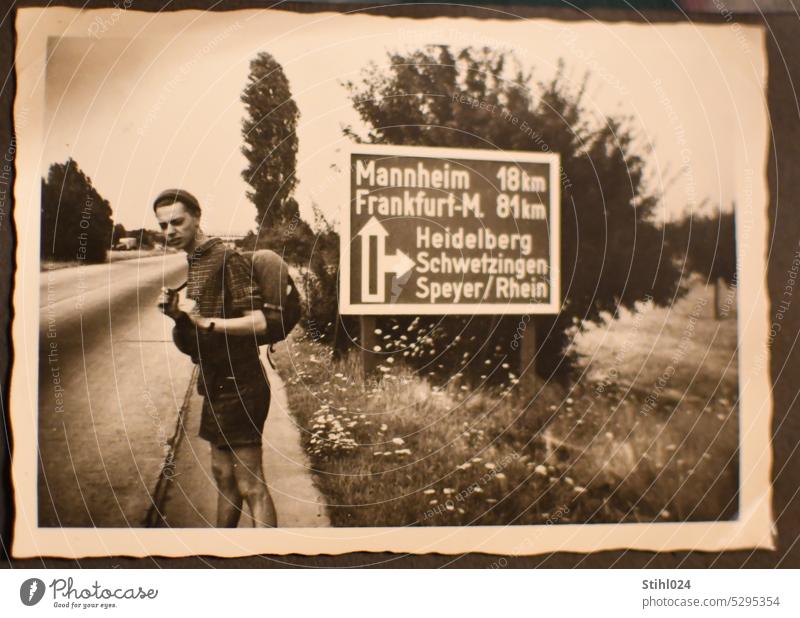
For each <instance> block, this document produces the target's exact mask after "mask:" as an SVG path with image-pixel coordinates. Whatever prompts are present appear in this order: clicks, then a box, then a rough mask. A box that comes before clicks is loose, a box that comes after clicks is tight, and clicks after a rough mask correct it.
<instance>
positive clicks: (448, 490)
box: [442, 487, 456, 496]
mask: <svg viewBox="0 0 800 618" xmlns="http://www.w3.org/2000/svg"><path fill="white" fill-rule="evenodd" d="M455 491H456V490H455V489H453V488H452V487H445V488H444V489H443V490H442V493H443V494H444V495H445V496H449V495H450V494H453V493H455Z"/></svg>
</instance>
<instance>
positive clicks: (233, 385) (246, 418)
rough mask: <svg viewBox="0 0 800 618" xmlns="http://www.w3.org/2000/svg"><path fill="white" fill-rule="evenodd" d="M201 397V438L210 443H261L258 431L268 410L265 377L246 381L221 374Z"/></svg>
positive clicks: (236, 444) (238, 444)
mask: <svg viewBox="0 0 800 618" xmlns="http://www.w3.org/2000/svg"><path fill="white" fill-rule="evenodd" d="M219 382H220V383H219V385H218V386H217V387H216V388H214V389H213V392H212V393H209V394H207V395H206V396H205V397H204V398H203V411H202V412H201V414H200V437H201V438H203V440H207V441H208V442H210V443H211V445H212V446H216V447H218V448H230V447H232V446H261V434H262V432H263V430H264V422H265V421H266V420H267V413H268V412H269V402H270V390H269V382H267V381H266V379H264V378H263V377H262V378H257V379H255V380H252V381H248V382H246V383H242V382H241V381H237V380H234V379H233V378H231V377H223V378H222V379H221V380H220V381H219Z"/></svg>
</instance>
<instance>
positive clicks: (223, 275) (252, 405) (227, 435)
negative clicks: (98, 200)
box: [153, 189, 278, 528]
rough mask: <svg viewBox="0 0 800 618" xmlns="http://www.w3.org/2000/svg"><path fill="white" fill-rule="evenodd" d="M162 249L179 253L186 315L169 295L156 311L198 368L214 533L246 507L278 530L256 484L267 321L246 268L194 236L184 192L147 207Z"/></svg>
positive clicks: (217, 244) (265, 395)
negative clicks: (214, 491) (213, 489)
mask: <svg viewBox="0 0 800 618" xmlns="http://www.w3.org/2000/svg"><path fill="white" fill-rule="evenodd" d="M153 210H154V212H155V215H156V218H157V219H158V224H159V226H160V227H161V229H162V230H163V232H164V236H165V240H166V243H167V245H168V246H169V247H173V248H175V249H181V250H183V251H185V252H186V255H187V260H188V263H189V272H188V279H187V291H186V295H187V297H188V298H189V299H190V300H193V301H194V302H195V307H194V309H193V310H192V311H191V312H190V313H186V312H184V311H182V310H181V309H180V308H179V307H178V295H177V293H174V292H172V293H171V292H170V291H169V290H165V291H164V293H163V294H162V297H161V298H160V299H159V307H161V310H162V311H163V312H164V313H165V314H166V315H168V316H169V317H171V318H172V319H174V320H175V328H174V329H173V339H174V340H175V343H176V345H177V346H178V348H179V349H180V350H181V351H182V352H184V353H186V354H189V355H190V356H191V357H192V360H193V361H194V362H195V363H196V364H198V365H199V367H200V372H199V378H198V382H197V389H198V392H199V393H200V394H201V395H203V410H202V413H201V418H200V437H201V438H203V439H205V440H207V441H208V442H210V443H211V469H212V472H213V475H214V479H215V481H216V483H217V488H218V490H219V493H218V501H217V525H218V526H220V527H230V528H233V527H236V526H237V524H238V522H239V516H240V514H241V509H242V502H243V500H245V501H247V504H248V505H249V507H250V512H251V514H252V516H253V520H254V522H255V525H256V526H262V527H275V526H277V525H278V523H277V516H276V514H275V506H274V505H273V503H272V498H271V496H270V495H269V490H268V489H267V484H266V482H265V480H264V471H263V467H262V457H261V432H262V429H263V426H264V421H265V420H266V417H267V411H268V410H269V400H270V390H269V383H268V381H267V377H266V374H265V372H264V367H263V366H262V364H261V360H260V358H259V350H258V344H257V342H256V336H257V335H262V334H264V333H265V332H266V328H267V321H266V318H265V316H264V314H263V312H262V311H261V308H262V307H263V303H262V300H261V295H260V292H259V290H258V287H257V286H256V285H255V284H254V283H253V281H252V279H251V273H250V266H249V264H248V263H247V261H246V260H245V259H244V258H243V257H242V256H241V255H239V254H238V253H236V252H235V251H231V250H228V249H227V248H226V247H225V245H224V244H223V242H222V241H221V240H220V239H219V238H208V237H206V235H205V234H204V233H203V231H202V230H201V229H200V214H201V211H200V204H199V203H198V201H197V200H196V199H195V198H194V196H192V195H191V194H190V193H188V192H187V191H183V190H180V189H168V190H167V191H164V192H162V193H161V194H160V195H159V196H158V197H157V198H156V199H155V201H154V202H153Z"/></svg>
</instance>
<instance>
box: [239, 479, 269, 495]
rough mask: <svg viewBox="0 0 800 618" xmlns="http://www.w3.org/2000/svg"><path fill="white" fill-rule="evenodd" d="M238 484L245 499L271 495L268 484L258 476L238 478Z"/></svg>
mask: <svg viewBox="0 0 800 618" xmlns="http://www.w3.org/2000/svg"><path fill="white" fill-rule="evenodd" d="M236 485H237V487H238V488H239V493H240V494H241V495H242V498H244V499H245V500H262V499H264V498H266V497H267V496H268V495H269V494H268V493H267V486H266V485H265V484H264V483H263V482H262V481H261V479H259V478H257V477H252V476H251V477H249V478H238V479H237V481H236Z"/></svg>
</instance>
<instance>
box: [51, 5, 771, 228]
mask: <svg viewBox="0 0 800 618" xmlns="http://www.w3.org/2000/svg"><path fill="white" fill-rule="evenodd" d="M119 13H125V14H120V15H118V16H117V17H116V18H115V19H114V21H113V22H111V20H110V18H104V21H101V22H94V26H93V25H91V24H90V26H89V28H88V29H86V30H83V31H81V32H82V33H85V34H86V35H87V36H74V34H75V33H74V32H71V31H70V32H69V34H70V35H71V36H67V37H63V38H53V39H51V40H50V44H49V50H48V54H49V55H48V57H49V60H48V64H47V73H46V87H45V96H46V106H45V116H46V117H45V123H44V127H45V144H44V156H43V158H42V161H41V174H42V175H43V176H44V175H46V173H47V169H48V167H49V166H50V164H52V163H54V162H63V161H65V160H66V159H67V157H70V156H71V157H72V158H74V159H75V160H76V161H77V162H78V164H79V165H80V167H81V168H82V169H83V170H84V171H85V172H86V173H87V174H88V175H89V176H90V177H91V179H92V182H93V184H94V185H95V187H96V188H97V189H98V191H99V192H100V194H101V195H102V196H103V197H105V198H106V199H108V200H109V201H110V202H111V206H112V208H113V210H114V218H115V221H117V222H121V223H123V225H125V227H126V228H128V229H133V228H138V227H149V228H154V227H155V225H156V223H155V219H154V218H153V215H152V210H151V207H150V204H151V203H152V200H153V198H154V197H155V196H156V195H157V194H158V193H159V192H160V191H161V190H163V189H165V188H168V187H181V188H185V189H187V190H189V191H191V192H192V193H194V194H195V195H196V196H197V197H198V199H199V200H200V202H201V204H202V205H203V209H204V212H203V218H204V222H203V225H204V227H205V229H206V230H207V231H208V232H210V233H216V234H242V233H245V232H246V231H247V230H249V229H252V228H253V227H254V225H255V223H254V221H255V207H254V206H253V205H252V203H250V202H249V201H248V199H247V197H246V193H247V191H248V185H247V184H246V183H245V181H244V179H243V178H242V175H241V174H242V170H243V169H245V166H246V161H245V158H244V156H243V155H242V154H241V146H242V135H241V123H242V119H243V117H244V116H245V110H244V106H243V104H242V103H241V101H240V98H239V97H240V95H241V92H242V89H243V88H244V86H245V84H246V80H247V75H248V68H249V62H250V60H251V59H252V58H253V57H255V55H256V54H257V53H259V52H260V51H266V52H269V53H270V54H272V55H273V56H274V57H275V58H276V60H278V62H280V63H281V65H282V66H283V69H284V71H285V73H286V75H287V77H288V80H289V83H290V87H291V89H292V94H293V97H294V99H295V101H296V103H297V105H298V107H299V109H300V114H301V116H300V122H299V125H298V129H297V133H298V141H299V152H298V167H297V177H298V185H297V189H296V190H295V197H296V198H297V200H298V202H299V204H300V208H301V214H302V215H303V216H304V217H305V218H306V219H308V220H309V221H310V220H312V209H311V204H312V202H316V203H317V204H318V205H319V207H320V208H321V209H322V211H323V213H325V215H326V216H327V217H328V218H329V219H331V220H334V221H338V220H340V219H341V216H340V214H339V209H340V208H341V206H342V202H343V200H342V199H340V197H339V196H340V195H343V193H342V192H341V191H340V185H341V183H342V182H344V177H343V175H341V174H337V173H336V171H335V170H334V169H333V168H332V166H333V165H335V164H337V163H339V162H340V160H341V156H342V155H341V149H342V147H343V146H344V145H345V144H346V143H348V141H349V138H347V137H345V136H344V135H343V132H342V128H343V126H345V125H348V124H352V125H354V126H355V128H356V129H359V128H362V127H361V124H360V122H359V119H358V118H357V116H356V114H355V112H354V110H353V108H352V105H351V104H350V102H349V100H348V97H347V91H346V89H345V88H344V86H343V82H344V81H347V80H355V79H357V78H358V76H359V74H360V72H361V70H362V69H363V67H364V66H365V65H366V64H367V63H368V62H369V61H370V60H373V61H375V62H378V63H379V64H385V62H386V53H387V51H394V50H396V51H408V50H412V49H415V48H418V47H421V46H423V45H425V44H449V45H451V46H453V47H454V48H456V49H460V48H462V47H466V46H484V45H485V46H489V47H496V48H503V49H509V50H513V51H514V52H515V54H516V56H517V58H518V59H519V60H520V62H521V64H522V65H523V66H524V67H525V68H528V69H532V70H533V72H534V78H535V79H542V80H546V79H547V78H548V77H551V76H552V75H553V74H554V71H555V70H556V65H557V62H558V60H559V59H560V58H561V59H563V60H564V62H565V66H566V70H567V73H566V76H567V78H568V79H570V80H574V82H575V84H576V85H577V84H578V83H579V82H580V81H581V80H582V78H583V75H584V73H585V72H586V71H587V70H588V71H590V81H589V86H588V91H587V93H586V98H585V101H586V103H587V104H588V108H589V111H590V112H591V114H592V115H593V116H594V117H595V119H596V120H597V121H599V120H600V119H601V118H602V117H603V116H604V115H625V116H628V117H630V124H631V126H632V127H633V128H634V129H635V131H636V132H637V133H638V134H639V135H640V142H639V147H640V148H641V149H642V150H643V151H647V152H649V153H650V154H649V156H648V163H649V165H648V183H649V184H650V187H651V188H652V189H653V190H655V191H657V192H659V193H661V194H663V202H662V210H661V211H660V212H659V217H660V218H663V219H667V220H674V219H677V218H680V217H682V216H685V215H687V214H690V213H692V214H699V213H700V212H701V211H704V212H709V211H710V210H713V209H714V208H717V207H720V206H721V207H722V208H724V209H729V208H730V206H731V204H732V202H733V201H734V200H736V199H737V195H736V191H737V189H736V187H737V186H738V185H737V178H736V177H737V175H741V173H742V172H743V170H744V169H746V168H747V166H748V163H747V161H748V159H749V155H748V152H747V144H748V143H750V142H751V135H752V134H751V131H752V130H753V123H752V122H751V119H752V118H754V117H755V116H756V114H757V113H758V112H759V111H760V109H761V107H762V106H763V105H764V100H763V87H762V86H763V85H762V80H763V78H764V76H763V71H764V69H763V67H761V66H760V65H758V64H755V60H754V59H755V58H756V57H757V54H756V53H755V52H756V51H757V50H756V49H755V45H757V44H758V43H759V41H760V39H759V38H757V37H756V36H754V35H753V33H752V32H750V31H749V30H748V29H744V28H742V27H736V28H734V27H731V25H730V24H722V25H718V26H713V27H699V26H697V25H694V24H680V25H660V26H656V27H644V26H639V25H633V24H625V23H621V24H617V25H615V26H610V25H609V24H604V23H594V22H572V23H568V24H565V23H562V22H554V21H547V20H540V21H522V20H521V21H503V22H501V21H497V20H474V19H461V18H459V19H435V20H408V19H398V18H385V17H376V16H365V15H359V16H339V15H334V14H327V13H321V14H311V15H300V14H292V13H284V12H275V11H272V12H263V11H260V12H248V13H242V14H237V13H235V12H231V13H227V14H225V16H224V17H222V16H221V14H213V15H209V14H200V15H201V16H202V17H198V18H196V19H195V18H191V19H187V18H186V17H185V16H184V17H182V18H181V17H176V14H171V16H170V17H169V18H166V16H162V17H164V18H163V19H162V18H158V17H153V18H152V19H160V21H158V22H150V26H149V27H147V28H142V27H137V28H133V27H131V25H132V24H133V22H131V25H129V24H128V23H127V22H126V17H127V15H126V14H132V13H134V12H133V11H126V12H122V11H120V12H119ZM215 16H217V17H215ZM176 20H177V21H176ZM156 26H158V27H156Z"/></svg>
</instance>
